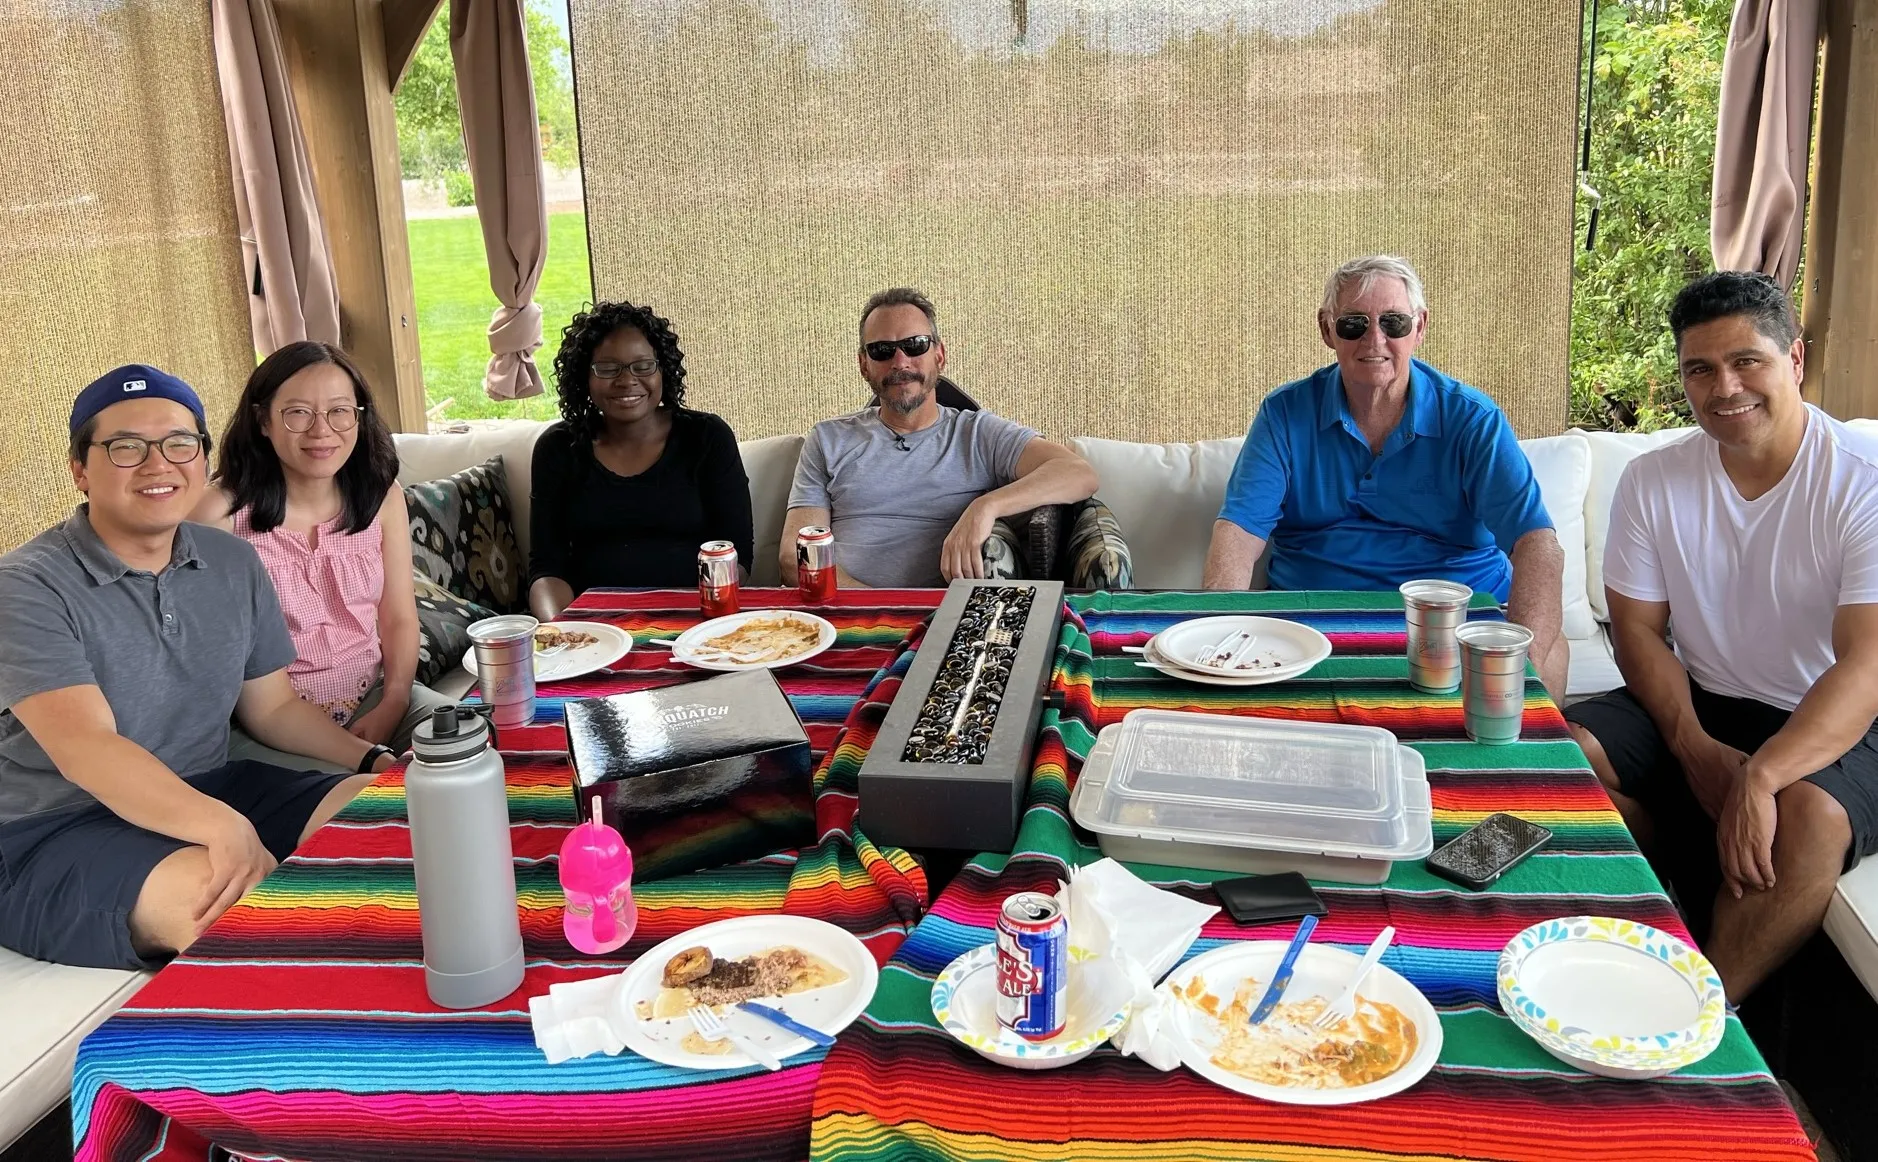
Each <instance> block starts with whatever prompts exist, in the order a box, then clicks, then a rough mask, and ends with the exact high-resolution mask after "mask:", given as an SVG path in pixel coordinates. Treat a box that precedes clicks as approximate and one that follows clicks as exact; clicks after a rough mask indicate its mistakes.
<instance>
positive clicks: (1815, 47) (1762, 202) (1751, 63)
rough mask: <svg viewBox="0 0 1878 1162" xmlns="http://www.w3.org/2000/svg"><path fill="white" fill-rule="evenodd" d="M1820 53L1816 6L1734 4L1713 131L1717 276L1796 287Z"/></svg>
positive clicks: (1766, 0)
mask: <svg viewBox="0 0 1878 1162" xmlns="http://www.w3.org/2000/svg"><path fill="white" fill-rule="evenodd" d="M1818 53H1819V0H1737V2H1736V4H1735V12H1734V23H1733V25H1732V27H1731V28H1730V29H1729V33H1728V55H1727V57H1726V59H1725V60H1724V62H1723V64H1722V83H1721V112H1720V115H1719V116H1718V117H1717V119H1716V122H1717V124H1716V130H1715V193H1714V205H1713V211H1712V215H1711V218H1710V226H1709V247H1710V249H1711V250H1712V251H1713V252H1714V255H1715V267H1716V269H1718V270H1758V271H1761V272H1763V273H1765V274H1770V275H1773V276H1774V278H1775V279H1777V280H1779V282H1780V285H1781V286H1783V287H1786V288H1788V289H1792V287H1793V278H1794V275H1795V273H1796V272H1797V271H1798V270H1799V266H1800V235H1801V229H1802V227H1803V226H1804V224H1805V220H1806V168H1807V167H1806V163H1807V155H1808V152H1809V151H1808V138H1809V132H1808V130H1809V126H1810V123H1811V120H1812V113H1813V77H1814V69H1815V63H1816V61H1817V60H1818Z"/></svg>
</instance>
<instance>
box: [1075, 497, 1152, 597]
mask: <svg viewBox="0 0 1878 1162" xmlns="http://www.w3.org/2000/svg"><path fill="white" fill-rule="evenodd" d="M1067 554H1068V556H1069V584H1070V587H1071V588H1074V589H1133V588H1134V587H1135V565H1134V561H1133V560H1132V559H1130V557H1129V555H1128V542H1127V541H1125V540H1123V539H1122V528H1121V525H1119V524H1117V523H1116V522H1115V514H1114V513H1112V512H1110V511H1109V506H1108V505H1106V504H1103V503H1102V502H1101V501H1100V500H1097V499H1096V498H1095V497H1090V498H1089V499H1088V500H1086V501H1084V502H1083V503H1082V506H1081V507H1080V508H1078V509H1077V510H1076V523H1075V524H1074V525H1073V526H1071V528H1070V530H1069V548H1068V550H1067Z"/></svg>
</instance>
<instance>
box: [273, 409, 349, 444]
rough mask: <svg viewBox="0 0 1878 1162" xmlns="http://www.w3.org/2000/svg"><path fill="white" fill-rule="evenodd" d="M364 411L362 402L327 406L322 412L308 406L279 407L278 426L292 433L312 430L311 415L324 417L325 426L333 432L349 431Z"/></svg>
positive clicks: (297, 433) (296, 433)
mask: <svg viewBox="0 0 1878 1162" xmlns="http://www.w3.org/2000/svg"><path fill="white" fill-rule="evenodd" d="M364 411H365V405H364V404H362V403H361V404H350V403H342V404H340V405H338V406H337V407H329V408H327V409H326V410H325V411H323V412H316V411H314V410H313V409H312V408H309V407H299V406H294V407H288V408H282V409H280V426H281V427H283V428H286V429H287V430H288V431H290V432H292V433H293V434H294V435H296V436H297V435H299V434H300V433H302V432H310V431H312V430H313V417H314V416H320V415H323V416H325V417H326V426H327V427H329V428H331V429H332V430H333V431H335V432H349V431H351V430H352V429H353V428H356V427H358V425H359V417H360V415H361V414H362V413H363V412H364Z"/></svg>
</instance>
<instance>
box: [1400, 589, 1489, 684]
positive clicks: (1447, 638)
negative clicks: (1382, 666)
mask: <svg viewBox="0 0 1878 1162" xmlns="http://www.w3.org/2000/svg"><path fill="white" fill-rule="evenodd" d="M1400 592H1401V594H1402V612H1403V616H1404V617H1405V618H1406V619H1407V621H1408V676H1409V685H1411V686H1413V687H1415V688H1416V689H1417V690H1422V691H1425V692H1427V693H1430V694H1446V693H1448V692H1450V691H1452V690H1456V689H1459V688H1460V685H1461V647H1460V646H1459V645H1458V644H1457V643H1456V642H1455V640H1454V631H1455V630H1456V629H1458V628H1460V627H1461V626H1463V625H1465V624H1466V623H1467V603H1468V601H1470V600H1472V598H1473V596H1474V591H1473V590H1472V589H1469V588H1468V587H1467V586H1465V585H1462V584H1460V583H1459V582H1456V581H1409V582H1407V583H1405V584H1404V585H1403V586H1402V587H1401V590H1400Z"/></svg>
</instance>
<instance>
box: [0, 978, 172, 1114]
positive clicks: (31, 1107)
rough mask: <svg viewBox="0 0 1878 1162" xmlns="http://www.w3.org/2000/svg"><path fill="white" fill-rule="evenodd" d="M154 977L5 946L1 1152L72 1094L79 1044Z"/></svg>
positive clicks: (0, 996)
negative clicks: (55, 960) (56, 960)
mask: <svg viewBox="0 0 1878 1162" xmlns="http://www.w3.org/2000/svg"><path fill="white" fill-rule="evenodd" d="M148 979H150V977H149V975H148V974H147V973H140V972H120V971H115V970H111V969H103V968H68V967H66V966H65V965H62V964H47V963H46V962H45V961H43V960H29V959H28V958H26V957H24V956H21V955H19V954H18V953H17V952H10V951H8V950H7V949H4V948H0V1150H3V1149H5V1148H6V1147H7V1146H8V1145H10V1144H12V1143H13V1141H14V1140H15V1139H17V1138H18V1137H19V1136H20V1135H21V1134H23V1133H25V1132H26V1131H27V1130H29V1129H31V1128H32V1126H33V1123H34V1122H37V1121H38V1120H39V1119H40V1118H42V1117H44V1116H45V1115H46V1114H47V1113H49V1112H51V1111H52V1110H53V1109H54V1108H56V1107H57V1106H58V1104H59V1103H60V1102H62V1101H64V1100H65V1099H66V1098H67V1097H68V1096H70V1095H71V1092H72V1062H73V1060H74V1059H75V1058H76V1057H77V1056H78V1043H79V1042H80V1041H81V1040H83V1039H84V1036H85V1034H87V1033H89V1032H91V1031H92V1030H93V1029H95V1028H97V1027H98V1026H99V1025H100V1024H102V1023H103V1022H104V1019H105V1018H106V1017H108V1016H110V1015H111V1014H112V1013H114V1012H116V1011H117V1009H118V1006H119V1005H122V1004H123V1003H124V1002H125V1001H127V1000H129V999H130V997H131V994H132V993H135V992H136V991H137V990H138V989H139V988H142V987H143V982H144V981H146V980H148Z"/></svg>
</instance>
